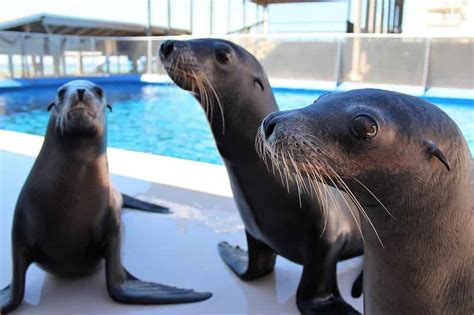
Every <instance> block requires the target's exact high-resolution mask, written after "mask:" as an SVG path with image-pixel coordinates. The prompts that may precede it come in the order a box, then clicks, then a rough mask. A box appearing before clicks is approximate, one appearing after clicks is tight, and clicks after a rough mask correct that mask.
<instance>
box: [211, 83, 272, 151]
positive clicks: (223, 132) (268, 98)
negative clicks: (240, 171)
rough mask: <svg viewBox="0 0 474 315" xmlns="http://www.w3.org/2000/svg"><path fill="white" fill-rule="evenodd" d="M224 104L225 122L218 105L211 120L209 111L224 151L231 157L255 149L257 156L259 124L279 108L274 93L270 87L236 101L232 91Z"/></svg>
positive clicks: (219, 144) (218, 146)
mask: <svg viewBox="0 0 474 315" xmlns="http://www.w3.org/2000/svg"><path fill="white" fill-rule="evenodd" d="M222 108H223V111H224V114H223V118H224V124H222V116H221V115H220V112H219V111H220V110H219V109H218V108H215V110H214V113H213V117H212V120H211V116H210V115H208V117H207V118H208V122H209V125H210V127H211V131H212V134H213V136H214V140H215V141H216V145H217V148H218V150H219V152H220V153H221V155H222V156H223V157H229V158H230V157H232V156H233V155H234V156H235V155H238V156H242V155H243V154H245V153H252V156H256V152H255V137H256V135H257V131H258V128H259V126H260V124H261V123H262V121H263V119H264V118H265V117H266V116H267V115H268V114H270V113H272V112H276V111H278V110H279V109H278V105H277V104H276V101H275V98H274V96H273V93H272V92H271V91H270V92H269V93H267V94H266V95H263V96H262V97H261V98H259V99H248V100H245V99H239V100H238V103H237V104H236V100H235V98H233V97H232V95H229V96H227V97H226V98H224V99H223V100H222ZM236 143H238V144H239V147H238V148H236V145H235V144H236Z"/></svg>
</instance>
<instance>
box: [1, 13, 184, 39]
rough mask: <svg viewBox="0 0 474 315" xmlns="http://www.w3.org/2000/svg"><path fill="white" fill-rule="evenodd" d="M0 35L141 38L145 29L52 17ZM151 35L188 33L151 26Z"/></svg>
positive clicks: (15, 25) (9, 27)
mask: <svg viewBox="0 0 474 315" xmlns="http://www.w3.org/2000/svg"><path fill="white" fill-rule="evenodd" d="M0 31H19V32H32V33H48V34H64V35H85V36H144V35H147V27H146V26H145V25H142V24H134V23H123V22H112V21H103V20H96V19H85V18H76V17H68V16H60V15H52V14H36V15H31V16H27V17H24V18H19V19H15V20H11V21H7V22H4V23H0ZM151 34H152V35H155V36H159V35H181V34H189V31H187V30H183V29H176V28H170V29H168V28H166V27H161V26H152V28H151Z"/></svg>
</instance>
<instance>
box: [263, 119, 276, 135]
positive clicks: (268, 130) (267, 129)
mask: <svg viewBox="0 0 474 315" xmlns="http://www.w3.org/2000/svg"><path fill="white" fill-rule="evenodd" d="M275 126H276V123H275V121H274V120H272V121H270V122H267V123H266V124H265V126H264V128H265V129H264V132H265V138H266V139H268V138H269V137H270V136H271V135H272V133H273V131H274V130H275Z"/></svg>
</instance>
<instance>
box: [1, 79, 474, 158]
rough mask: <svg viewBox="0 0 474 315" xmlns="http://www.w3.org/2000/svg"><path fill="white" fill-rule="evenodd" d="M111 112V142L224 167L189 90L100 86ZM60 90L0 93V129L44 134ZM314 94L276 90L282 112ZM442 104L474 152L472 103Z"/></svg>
mask: <svg viewBox="0 0 474 315" xmlns="http://www.w3.org/2000/svg"><path fill="white" fill-rule="evenodd" d="M101 85H102V86H103V87H104V88H105V90H106V93H107V96H108V99H109V102H111V103H112V104H113V112H112V113H111V114H109V115H108V144H109V146H111V147H117V148H122V149H127V150H133V151H141V152H148V153H153V154H160V155H166V156H172V157H177V158H183V159H188V160H195V161H202V162H209V163H215V164H222V160H221V158H220V156H219V153H218V152H217V149H216V148H215V144H214V140H213V138H212V134H211V132H210V130H209V127H208V124H207V120H206V118H205V116H204V112H203V111H202V109H201V107H200V105H199V104H198V103H197V101H196V100H195V99H194V98H193V97H192V96H191V95H190V94H189V93H187V92H185V91H183V90H181V89H179V88H177V87H175V86H170V85H164V84H145V83H141V82H126V83H116V82H114V83H113V84H112V83H105V84H103V83H101ZM56 89H57V86H44V87H38V86H35V87H34V88H31V87H25V88H21V89H14V90H9V91H1V90H0V129H7V130H13V131H20V132H26V133H30V134H35V135H44V133H45V129H46V125H47V121H48V118H49V113H48V112H47V111H46V107H47V105H48V103H49V102H50V101H51V100H52V99H53V98H54V95H55V92H56ZM319 95H320V94H319V93H318V92H315V91H303V90H290V89H275V96H276V99H277V102H278V104H279V106H280V108H281V109H294V108H298V107H303V106H306V105H309V104H311V103H312V102H313V101H314V100H315V99H316V98H317V97H318V96H319ZM472 103H473V102H471V103H470V104H469V102H467V103H466V102H457V103H456V101H453V102H452V103H451V102H442V103H438V104H437V105H439V106H440V107H441V108H442V109H443V110H444V111H445V112H446V113H447V114H448V115H449V116H451V118H453V119H454V120H455V121H456V123H457V124H458V125H459V127H460V128H461V130H462V132H463V134H464V136H465V137H466V138H467V140H468V143H469V146H470V148H471V152H472V153H473V154H474V104H472Z"/></svg>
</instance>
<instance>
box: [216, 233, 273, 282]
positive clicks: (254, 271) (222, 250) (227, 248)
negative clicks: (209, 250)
mask: <svg viewBox="0 0 474 315" xmlns="http://www.w3.org/2000/svg"><path fill="white" fill-rule="evenodd" d="M246 235H247V244H248V252H246V251H244V250H243V249H241V248H240V247H239V246H231V245H229V244H228V243H227V242H221V243H219V245H218V249H219V255H220V256H221V258H222V260H223V261H224V262H225V263H226V265H227V266H229V268H230V269H232V271H233V272H234V273H235V274H236V275H237V276H238V277H239V278H240V279H242V280H247V281H248V280H254V279H258V278H261V277H263V276H265V275H267V274H270V273H271V272H273V269H274V267H275V259H276V254H275V252H274V251H273V250H272V249H271V248H270V247H268V246H267V245H265V244H264V243H262V242H260V241H258V240H256V239H255V238H254V237H253V236H252V235H250V234H249V233H248V232H246Z"/></svg>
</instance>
